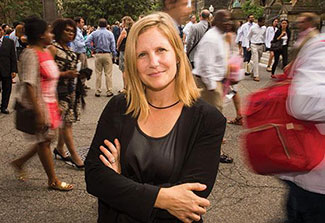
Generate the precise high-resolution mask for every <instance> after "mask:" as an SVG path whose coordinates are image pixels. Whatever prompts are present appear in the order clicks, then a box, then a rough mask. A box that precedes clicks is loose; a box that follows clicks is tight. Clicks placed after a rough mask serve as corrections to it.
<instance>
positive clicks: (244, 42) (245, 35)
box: [237, 14, 255, 76]
mask: <svg viewBox="0 0 325 223" xmlns="http://www.w3.org/2000/svg"><path fill="white" fill-rule="evenodd" d="M254 24H255V23H254V15H253V14H250V15H248V16H247V22H246V23H244V24H243V25H242V28H241V29H240V30H239V31H238V34H237V35H239V36H242V43H241V46H242V48H243V54H244V69H245V75H247V76H248V75H251V72H252V69H251V65H250V60H251V57H252V54H251V51H250V49H249V40H248V32H249V30H250V29H251V28H252V26H253V25H254Z"/></svg>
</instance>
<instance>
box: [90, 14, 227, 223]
mask: <svg viewBox="0 0 325 223" xmlns="http://www.w3.org/2000/svg"><path fill="white" fill-rule="evenodd" d="M125 50H126V51H125V61H126V63H127V66H126V67H125V75H126V79H127V82H128V84H127V86H126V87H127V89H126V94H120V95H118V96H115V97H113V98H112V99H111V100H110V102H109V103H108V104H107V106H106V108H105V109H104V111H103V113H102V115H101V117H100V120H99V122H98V126H97V131H96V133H95V136H94V139H93V142H92V144H91V147H90V150H89V153H88V155H87V158H86V161H85V164H86V172H85V176H86V184H87V190H88V192H89V193H90V194H92V195H94V196H96V197H97V198H98V202H99V205H98V214H99V216H98V222H116V219H119V221H123V222H125V223H127V222H130V223H137V222H139V223H140V222H166V223H171V222H180V221H182V222H192V221H196V222H202V217H201V216H202V215H203V214H205V213H206V209H207V207H208V206H209V201H208V200H207V199H206V198H207V197H208V195H209V193H210V192H211V190H212V188H213V185H214V183H215V178H216V174H217V170H218V163H219V153H220V145H221V141H222V138H223V134H224V131H225V124H226V120H225V118H224V117H223V115H222V114H221V113H220V112H219V111H218V110H217V109H216V108H215V107H213V106H210V105H208V104H207V103H205V102H204V101H202V100H201V99H199V96H200V93H199V90H198V89H197V87H196V85H195V81H194V79H193V75H192V73H191V69H190V64H189V63H188V60H187V57H186V54H185V52H184V48H183V44H182V40H181V39H180V38H179V35H178V33H177V30H175V28H174V25H173V21H172V20H171V18H170V16H168V15H167V14H166V13H162V12H160V13H155V14H151V15H148V16H146V17H144V18H142V19H141V20H139V21H138V22H136V23H135V24H134V25H133V27H132V29H131V31H130V33H129V37H128V40H127V43H126V48H125ZM103 143H105V145H104V144H103ZM104 146H105V147H104ZM194 191H195V193H194Z"/></svg>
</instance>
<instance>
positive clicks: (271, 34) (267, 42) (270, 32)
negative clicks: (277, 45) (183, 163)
mask: <svg viewBox="0 0 325 223" xmlns="http://www.w3.org/2000/svg"><path fill="white" fill-rule="evenodd" d="M277 30H278V28H277V27H273V26H269V27H267V29H266V33H265V46H266V48H271V41H272V40H273V38H274V35H275V32H276V31H277Z"/></svg>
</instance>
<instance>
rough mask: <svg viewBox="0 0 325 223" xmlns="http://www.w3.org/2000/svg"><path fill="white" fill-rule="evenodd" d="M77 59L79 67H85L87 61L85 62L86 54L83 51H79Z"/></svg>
mask: <svg viewBox="0 0 325 223" xmlns="http://www.w3.org/2000/svg"><path fill="white" fill-rule="evenodd" d="M79 60H80V62H81V69H84V68H87V67H88V63H87V55H86V54H85V53H81V54H80V56H79Z"/></svg>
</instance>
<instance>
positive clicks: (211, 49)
mask: <svg viewBox="0 0 325 223" xmlns="http://www.w3.org/2000/svg"><path fill="white" fill-rule="evenodd" d="M230 19H231V16H230V12H229V11H227V10H218V11H217V12H216V13H215V15H214V19H213V21H212V28H211V29H209V30H208V31H207V32H206V33H205V34H204V36H203V37H202V39H201V41H200V42H199V44H198V45H197V50H196V53H195V55H194V70H193V74H194V75H195V76H196V83H197V86H198V88H200V89H201V90H202V91H201V96H202V99H203V100H205V101H206V102H208V103H209V104H211V105H212V106H215V107H216V108H217V109H219V111H222V107H223V85H222V80H223V79H224V78H225V75H226V74H227V70H228V56H229V44H228V43H227V42H226V41H225V35H224V34H225V32H227V31H229V30H230V29H231V20H230ZM220 162H221V163H232V162H233V159H232V158H231V157H229V156H227V155H225V154H221V155H220Z"/></svg>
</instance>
